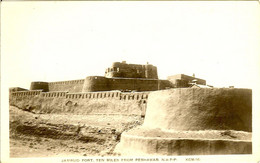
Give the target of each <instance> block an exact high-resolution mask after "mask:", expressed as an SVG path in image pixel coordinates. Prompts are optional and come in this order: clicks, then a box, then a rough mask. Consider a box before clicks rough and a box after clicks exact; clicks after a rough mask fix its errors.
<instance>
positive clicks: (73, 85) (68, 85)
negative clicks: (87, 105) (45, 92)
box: [49, 79, 85, 92]
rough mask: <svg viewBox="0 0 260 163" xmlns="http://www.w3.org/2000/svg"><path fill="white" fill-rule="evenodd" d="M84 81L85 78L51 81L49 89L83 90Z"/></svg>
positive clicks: (51, 90)
mask: <svg viewBox="0 0 260 163" xmlns="http://www.w3.org/2000/svg"><path fill="white" fill-rule="evenodd" d="M84 82H85V80H84V79H79V80H69V81H59V82H49V91H50V92H53V91H65V92H81V91H82V88H83V84H84Z"/></svg>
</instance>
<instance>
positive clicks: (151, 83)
mask: <svg viewBox="0 0 260 163" xmlns="http://www.w3.org/2000/svg"><path fill="white" fill-rule="evenodd" d="M172 87H173V86H172V84H171V83H170V82H169V81H168V80H158V79H141V78H106V77H102V76H89V77H86V79H85V83H84V86H83V90H82V92H94V91H110V90H135V91H155V90H162V89H167V88H172Z"/></svg>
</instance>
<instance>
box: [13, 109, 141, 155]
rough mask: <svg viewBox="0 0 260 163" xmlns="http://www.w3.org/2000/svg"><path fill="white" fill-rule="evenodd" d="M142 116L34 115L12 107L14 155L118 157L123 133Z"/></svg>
mask: <svg viewBox="0 0 260 163" xmlns="http://www.w3.org/2000/svg"><path fill="white" fill-rule="evenodd" d="M142 123H143V118H141V117H140V116H124V115H102V114H101V115H71V114H64V115H61V114H34V113H31V112H27V111H23V110H21V109H19V108H17V107H14V106H10V157H59V156H61V157H62V156H63V157H64V156H117V155H118V154H116V153H114V152H113V150H114V148H115V146H116V144H117V143H118V142H119V140H120V136H121V133H122V132H123V131H127V130H129V129H131V128H134V127H136V126H139V125H141V124H142Z"/></svg>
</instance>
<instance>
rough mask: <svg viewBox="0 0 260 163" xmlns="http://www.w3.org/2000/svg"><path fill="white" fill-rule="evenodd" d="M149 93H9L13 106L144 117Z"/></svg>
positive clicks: (35, 110)
mask: <svg viewBox="0 0 260 163" xmlns="http://www.w3.org/2000/svg"><path fill="white" fill-rule="evenodd" d="M149 93H150V92H134V93H126V92H120V91H109V92H86V93H69V92H62V91H56V92H43V91H42V90H37V91H18V92H13V93H11V94H10V105H13V106H17V107H19V108H21V109H23V110H29V111H32V112H35V113H62V114H67V113H73V114H120V115H121V114H122V115H138V116H144V114H145V108H146V103H147V99H148V95H149Z"/></svg>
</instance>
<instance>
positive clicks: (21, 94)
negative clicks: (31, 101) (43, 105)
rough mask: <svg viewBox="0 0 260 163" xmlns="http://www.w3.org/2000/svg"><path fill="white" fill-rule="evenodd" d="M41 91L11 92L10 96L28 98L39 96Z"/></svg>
mask: <svg viewBox="0 0 260 163" xmlns="http://www.w3.org/2000/svg"><path fill="white" fill-rule="evenodd" d="M41 92H42V90H35V91H17V92H12V93H11V95H12V96H14V97H28V96H36V95H40V94H41Z"/></svg>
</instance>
